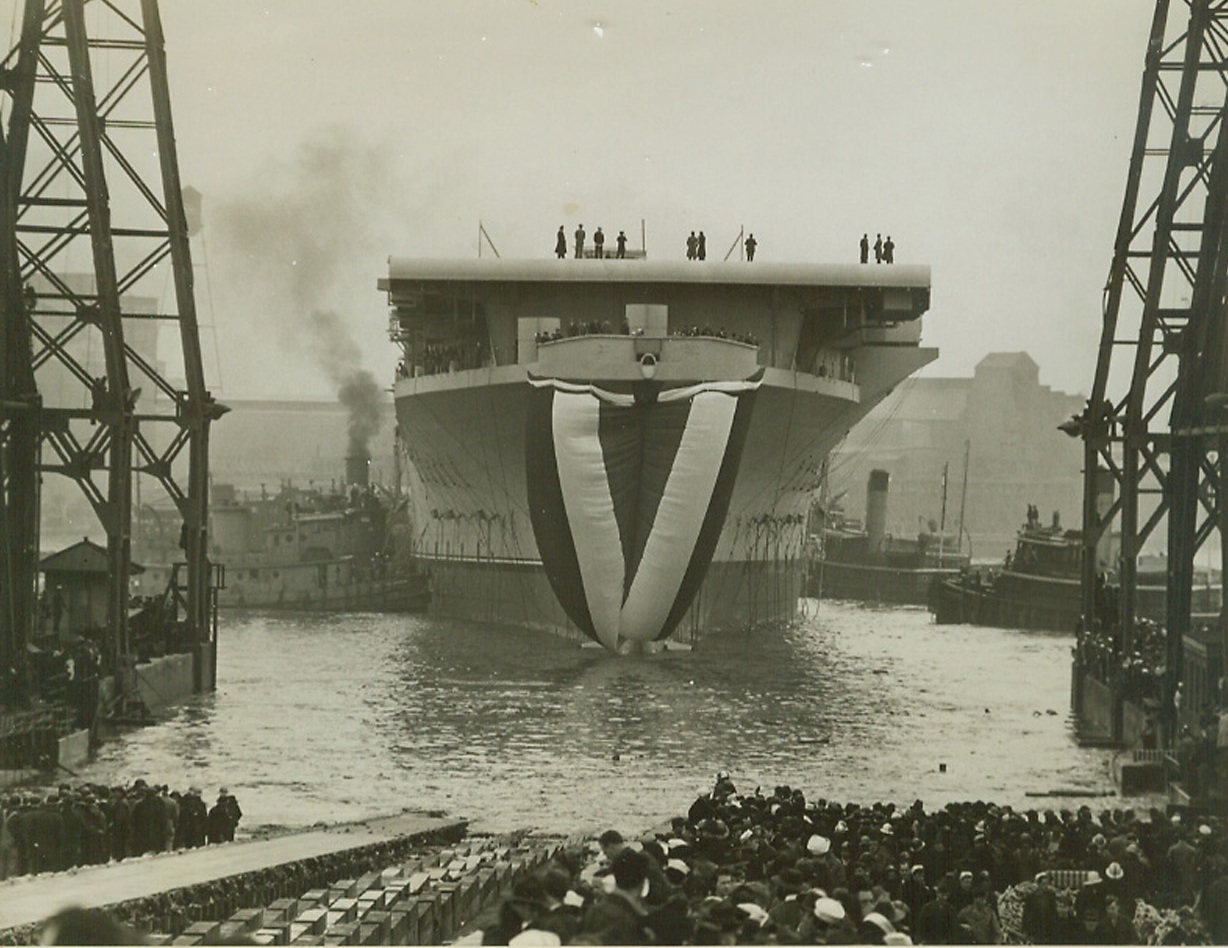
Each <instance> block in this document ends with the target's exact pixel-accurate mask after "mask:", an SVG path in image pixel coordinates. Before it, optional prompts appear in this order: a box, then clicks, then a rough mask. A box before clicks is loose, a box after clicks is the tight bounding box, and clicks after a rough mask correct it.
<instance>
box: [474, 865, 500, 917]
mask: <svg viewBox="0 0 1228 948" xmlns="http://www.w3.org/2000/svg"><path fill="white" fill-rule="evenodd" d="M498 894H499V882H498V880H497V879H496V877H495V870H494V869H493V868H492V867H489V866H483V867H482V868H481V869H479V870H478V895H477V898H478V904H479V905H480V906H481V907H482V908H485V907H486V905H487V903H488V902H493V901H494V900H495V898H496V897H497V896H498Z"/></svg>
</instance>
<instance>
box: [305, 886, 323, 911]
mask: <svg viewBox="0 0 1228 948" xmlns="http://www.w3.org/2000/svg"><path fill="white" fill-rule="evenodd" d="M300 901H301V902H306V903H307V904H308V905H317V904H319V903H321V902H326V901H328V889H312V890H311V891H310V892H304V893H303V897H302V899H301V900H300ZM301 907H302V906H300V908H301Z"/></svg>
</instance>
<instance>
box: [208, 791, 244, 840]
mask: <svg viewBox="0 0 1228 948" xmlns="http://www.w3.org/2000/svg"><path fill="white" fill-rule="evenodd" d="M242 815H243V811H242V810H240V809H239V801H238V800H236V799H235V798H234V797H233V796H231V795H230V793H229V791H227V789H226V788H225V787H222V789H221V790H220V791H219V792H218V795H217V803H215V804H213V806H212V807H210V808H209V842H211V843H229V842H231V841H233V840H234V838H235V827H236V826H238V825H239V818H240V817H241V816H242Z"/></svg>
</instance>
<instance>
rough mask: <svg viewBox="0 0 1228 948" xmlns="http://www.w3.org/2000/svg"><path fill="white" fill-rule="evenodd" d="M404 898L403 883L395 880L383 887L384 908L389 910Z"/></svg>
mask: <svg viewBox="0 0 1228 948" xmlns="http://www.w3.org/2000/svg"><path fill="white" fill-rule="evenodd" d="M404 898H405V883H404V882H397V883H395V884H393V885H390V886H387V887H386V888H385V889H384V909H385V910H387V911H389V912H391V911H392V910H393V909H394V908H396V907H397V905H398V903H400V902H401V900H402V899H404Z"/></svg>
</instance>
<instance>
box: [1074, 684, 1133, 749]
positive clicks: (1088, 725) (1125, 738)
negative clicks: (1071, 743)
mask: <svg viewBox="0 0 1228 948" xmlns="http://www.w3.org/2000/svg"><path fill="white" fill-rule="evenodd" d="M1075 688H1076V689H1077V691H1078V694H1077V695H1076V700H1075V707H1076V708H1078V709H1079V720H1078V728H1079V739H1080V740H1082V741H1085V742H1089V743H1114V744H1120V745H1122V746H1123V747H1137V746H1139V745H1140V744H1141V743H1142V737H1143V727H1144V724H1145V723H1146V720H1147V714H1146V712H1145V711H1144V710H1143V709H1142V708H1141V707H1139V706H1138V705H1137V704H1135V703H1134V702H1133V701H1126V700H1125V699H1120V700H1118V699H1117V698H1116V697H1115V696H1114V694H1113V691H1112V689H1111V688H1109V686H1108V685H1106V684H1104V683H1103V682H1101V681H1097V680H1096V679H1095V678H1093V677H1092V676H1091V675H1086V674H1083V673H1082V672H1078V671H1076V672H1075ZM1115 724H1117V725H1119V727H1120V731H1118V730H1117V728H1116V727H1115Z"/></svg>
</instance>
